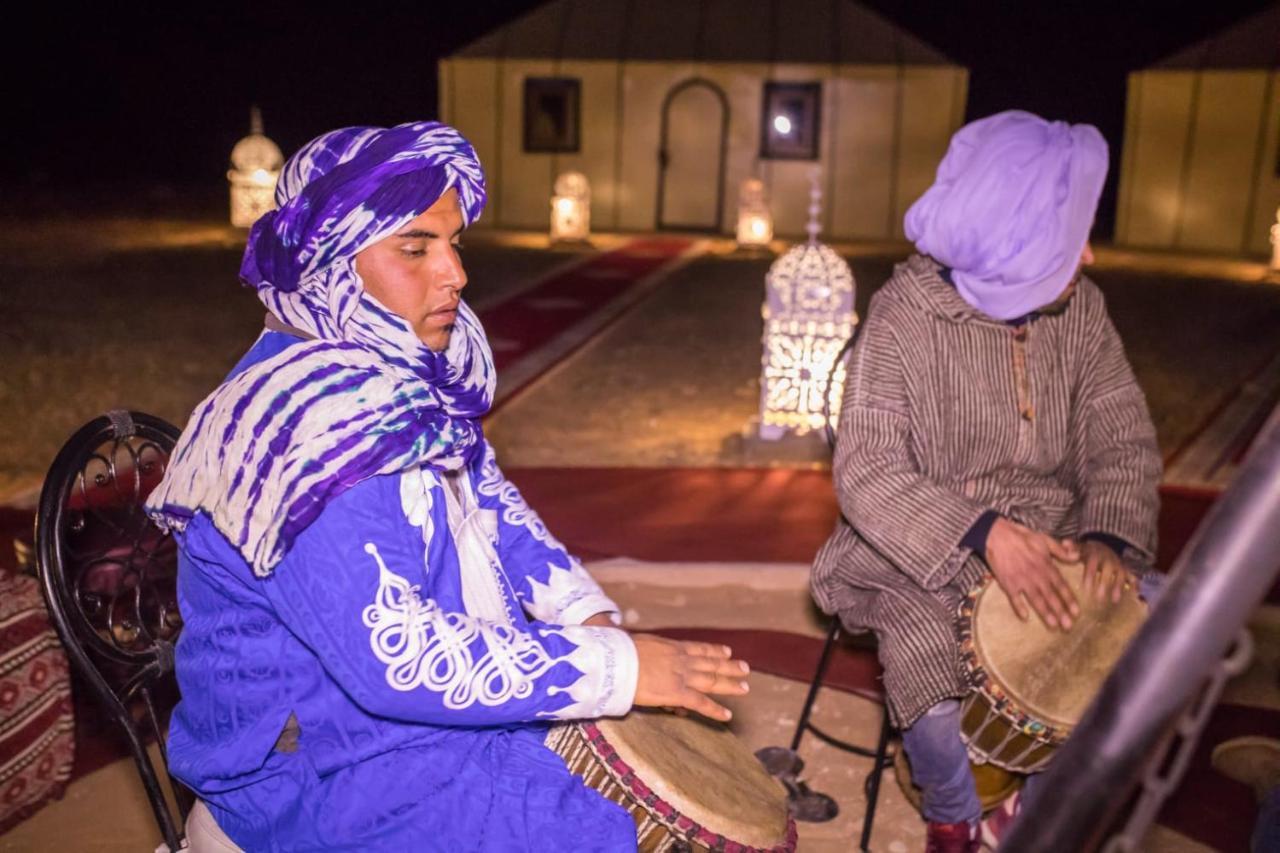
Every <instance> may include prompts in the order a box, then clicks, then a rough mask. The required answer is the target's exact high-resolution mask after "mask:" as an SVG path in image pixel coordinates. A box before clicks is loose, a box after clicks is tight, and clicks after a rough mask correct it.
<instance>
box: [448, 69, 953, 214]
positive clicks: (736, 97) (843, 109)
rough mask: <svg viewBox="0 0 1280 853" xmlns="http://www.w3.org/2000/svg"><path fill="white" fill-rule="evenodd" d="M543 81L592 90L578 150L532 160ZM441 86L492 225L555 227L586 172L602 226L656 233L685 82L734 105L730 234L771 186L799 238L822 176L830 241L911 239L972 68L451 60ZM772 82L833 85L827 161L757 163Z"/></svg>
mask: <svg viewBox="0 0 1280 853" xmlns="http://www.w3.org/2000/svg"><path fill="white" fill-rule="evenodd" d="M536 76H569V77H575V78H577V79H579V80H580V81H581V86H582V89H581V114H582V133H581V148H580V151H579V152H578V153H576V154H528V153H525V152H524V151H523V86H524V80H525V78H527V77H536ZM440 79H441V87H442V88H441V98H440V102H441V107H442V112H443V115H444V119H445V121H448V122H449V123H451V124H454V125H455V126H457V127H458V128H459V129H460V130H461V131H462V132H463V133H464V134H465V135H467V136H468V138H470V139H472V141H473V143H474V144H475V145H476V149H477V151H478V153H479V154H480V158H481V161H482V162H483V163H484V164H485V168H486V169H487V171H488V173H489V177H490V181H491V182H492V183H493V184H494V200H493V201H492V202H491V206H490V209H489V210H488V211H487V212H486V214H485V217H484V218H483V219H482V220H481V222H482V223H486V224H488V225H493V226H500V227H510V228H538V229H541V228H545V227H546V226H547V221H548V216H549V207H548V205H549V201H550V195H551V185H552V183H553V182H554V180H555V175H557V174H559V173H561V172H564V171H567V170H569V169H575V170H578V171H581V172H583V173H584V174H585V175H586V176H587V178H588V179H589V180H590V181H591V187H592V226H593V227H594V228H597V229H619V230H651V229H653V228H655V227H656V226H657V213H658V212H657V206H656V205H657V189H658V181H659V166H658V149H659V147H660V141H661V140H660V135H661V126H662V109H663V104H664V101H665V100H666V98H667V95H668V93H669V92H671V91H672V90H673V89H674V88H675V87H677V86H679V85H680V84H681V83H684V82H685V81H688V80H691V79H702V80H706V81H707V82H709V83H711V84H713V85H714V86H716V87H718V88H719V89H720V91H721V92H723V93H724V95H725V97H726V99H727V101H728V103H729V126H728V140H727V145H726V153H725V162H724V165H723V168H724V173H725V182H724V192H723V197H722V199H721V205H722V211H723V216H722V220H721V230H722V231H723V232H725V233H729V232H732V231H733V229H734V226H735V223H736V211H737V193H738V186H739V185H740V183H741V182H742V181H743V180H744V179H746V178H748V177H752V176H755V177H760V178H761V179H762V180H764V182H765V185H766V188H767V191H768V193H769V196H770V200H771V208H772V210H773V213H774V218H775V231H776V233H778V234H781V235H798V234H801V233H802V232H803V231H804V225H805V222H806V220H807V215H808V214H807V209H808V204H809V187H810V180H811V178H810V175H811V172H812V170H813V167H814V166H815V165H816V166H819V167H820V168H821V170H822V173H821V181H822V183H821V186H822V188H823V190H824V193H825V194H826V196H827V198H826V199H825V202H824V221H823V225H824V231H825V233H827V234H828V235H829V236H831V237H834V238H846V239H887V238H894V237H900V236H901V234H902V216H903V214H905V212H906V209H907V207H908V206H909V205H910V203H911V202H912V201H914V200H915V198H916V197H918V196H919V194H920V193H922V192H923V191H924V190H925V189H926V188H927V187H928V186H929V184H930V183H931V182H932V180H933V176H934V171H935V169H936V167H937V163H938V161H939V160H940V159H941V157H942V155H943V154H944V153H945V151H946V146H947V142H948V140H949V139H950V136H951V133H952V132H953V131H954V130H955V129H956V128H957V127H958V126H959V125H960V123H961V121H962V118H963V115H964V107H965V99H966V97H967V91H968V73H967V71H966V70H965V69H963V68H960V67H958V66H953V65H919V66H894V65H828V64H824V65H814V64H806V63H787V64H784V63H746V62H692V61H657V60H630V61H612V60H576V59H575V60H567V59H566V60H550V59H508V58H468V57H452V58H449V59H445V60H443V61H442V63H441V77H440ZM766 81H802V82H814V81H816V82H820V83H822V87H823V89H822V97H823V104H822V115H821V126H820V132H821V137H820V148H819V153H820V157H819V160H817V161H785V160H765V159H760V157H759V145H760V120H761V115H760V113H761V109H762V104H763V91H764V84H765V82H766ZM717 167H718V164H708V168H709V169H710V168H717Z"/></svg>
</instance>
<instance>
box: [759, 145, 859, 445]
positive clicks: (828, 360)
mask: <svg viewBox="0 0 1280 853" xmlns="http://www.w3.org/2000/svg"><path fill="white" fill-rule="evenodd" d="M809 197H810V200H811V203H810V205H809V226H808V231H809V240H808V242H807V243H803V244H801V245H799V246H795V247H793V248H792V249H791V250H790V251H788V252H787V253H786V254H785V255H783V256H782V257H781V258H779V259H778V260H776V261H774V263H773V265H772V266H771V267H770V268H769V273H768V275H767V276H766V277H765V302H764V309H763V313H764V356H763V358H762V359H761V362H762V370H761V374H760V437H761V438H762V439H766V440H769V441H776V440H778V439H780V438H782V437H783V436H785V435H786V434H788V433H794V434H796V435H804V434H806V433H808V432H810V431H813V430H821V429H822V428H823V427H824V426H825V425H826V423H827V417H828V416H829V417H830V423H831V424H832V425H833V426H834V424H835V422H836V419H837V418H838V417H839V414H840V398H841V394H842V389H843V387H844V364H843V362H842V363H840V364H837V363H836V359H837V357H838V356H839V355H840V351H841V350H842V349H843V348H844V344H845V342H846V341H847V340H848V339H849V337H850V336H851V335H852V334H853V327H854V325H855V324H856V323H857V322H858V317H857V314H856V313H855V312H854V310H853V300H854V280H853V270H852V269H850V268H849V264H847V263H846V262H845V260H844V259H843V258H841V257H840V256H839V255H838V254H836V252H835V250H833V249H832V248H831V247H830V246H828V245H826V244H824V243H820V242H819V241H818V230H819V226H818V213H819V210H820V207H819V200H820V199H821V197H822V193H821V191H820V190H819V189H818V185H817V173H816V171H815V174H814V178H813V188H812V189H811V190H810V193H809ZM828 401H829V402H828ZM824 409H827V410H829V415H827V414H824Z"/></svg>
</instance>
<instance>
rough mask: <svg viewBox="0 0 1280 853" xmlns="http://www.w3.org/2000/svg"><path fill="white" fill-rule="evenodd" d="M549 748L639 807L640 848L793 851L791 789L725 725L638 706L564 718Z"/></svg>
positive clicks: (589, 780) (635, 810) (633, 808)
mask: <svg viewBox="0 0 1280 853" xmlns="http://www.w3.org/2000/svg"><path fill="white" fill-rule="evenodd" d="M546 742H547V746H548V747H549V748H550V749H551V750H553V751H554V752H556V753H557V754H558V755H559V756H560V757H561V758H562V759H564V762H565V764H566V765H568V767H569V770H570V771H571V772H573V773H574V774H576V775H578V776H581V777H582V779H583V781H584V782H585V783H586V784H587V785H588V786H589V787H592V788H595V789H596V790H597V791H599V792H600V794H601V795H602V796H604V797H605V798H606V799H609V800H612V801H613V802H615V803H618V804H619V805H621V806H622V807H623V808H625V809H627V810H628V811H629V812H631V816H632V817H633V818H634V819H635V822H636V840H637V845H638V847H639V849H640V851H642V853H650V851H655V852H656V851H679V850H715V851H721V850H723V851H729V853H750V851H777V852H778V853H784V851H785V853H791V851H794V850H795V843H796V827H795V821H794V820H792V819H791V817H790V815H789V813H788V810H787V792H786V789H785V788H783V787H782V785H780V784H779V783H778V782H777V780H775V779H773V778H772V777H771V776H769V774H768V773H766V772H765V770H764V768H763V767H761V766H760V762H759V761H757V760H756V758H755V756H754V755H752V754H751V752H750V751H749V750H747V748H746V747H745V746H743V745H742V744H741V743H740V742H739V741H738V739H737V738H736V737H734V736H733V734H732V733H730V731H729V730H728V729H727V728H726V727H725V726H723V725H721V724H719V723H713V722H710V721H707V720H704V719H702V718H699V717H694V716H688V717H679V716H676V715H674V714H670V713H667V712H665V711H657V710H648V709H636V710H634V711H632V712H631V713H630V714H628V715H627V716H626V717H623V718H622V719H603V720H596V721H593V722H580V723H562V724H560V725H557V726H555V727H553V728H552V729H551V731H550V733H549V734H548V735H547V741H546Z"/></svg>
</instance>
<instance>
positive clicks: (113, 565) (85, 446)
mask: <svg viewBox="0 0 1280 853" xmlns="http://www.w3.org/2000/svg"><path fill="white" fill-rule="evenodd" d="M177 439H178V429H177V428H176V427H174V426H173V425H171V424H169V423H166V422H165V421H163V420H161V419H160V418H156V417H153V416H151V415H147V414H143V413H140V412H127V411H122V410H117V411H112V412H108V413H107V414H106V415H105V416H103V417H99V418H96V419H95V420H93V421H90V422H89V423H87V424H85V425H84V426H83V427H82V428H81V429H80V430H79V431H77V432H76V433H75V435H73V436H72V437H71V438H70V440H68V441H67V443H66V444H65V445H63V447H62V450H61V451H59V453H58V455H57V457H56V458H55V459H54V461H53V465H52V466H51V467H50V468H49V474H48V476H46V478H45V482H44V488H43V490H42V491H41V494H40V506H39V510H38V513H37V516H36V565H37V571H38V574H39V576H40V582H41V586H42V587H43V590H44V596H45V602H46V604H47V605H48V608H49V616H50V619H51V620H52V622H53V624H54V627H55V628H56V629H57V631H58V635H59V636H60V637H61V639H62V644H63V645H64V646H65V647H66V650H67V655H68V657H69V658H70V659H71V662H72V666H73V667H74V668H75V669H76V671H77V672H78V674H79V675H80V676H81V679H82V681H83V682H84V683H85V684H87V685H88V686H89V688H90V689H91V690H92V692H93V694H94V696H95V698H96V699H97V701H98V703H99V705H100V706H101V707H102V709H103V710H104V711H105V712H106V713H107V714H108V715H109V717H110V719H111V720H112V721H114V722H115V723H118V724H119V726H120V729H121V730H122V731H123V733H124V735H125V738H126V739H127V741H128V746H129V750H130V752H131V753H132V755H133V759H134V762H135V763H136V765H137V769H138V773H139V775H140V776H141V777H142V784H143V786H144V787H145V789H146V793H147V798H148V800H150V802H151V808H152V810H153V811H154V812H155V818H156V823H157V824H158V825H159V828H160V833H161V835H162V836H163V838H164V841H165V843H166V844H168V845H169V849H170V850H173V851H176V850H178V849H179V848H180V847H181V846H182V842H183V836H184V832H183V824H184V821H185V820H186V815H187V811H188V809H189V808H190V805H191V802H192V799H193V798H192V796H191V793H190V792H189V791H188V790H187V789H186V788H185V787H183V786H182V784H181V783H179V782H177V781H176V780H175V779H174V778H173V777H172V776H171V775H170V774H169V772H168V758H167V755H166V752H165V732H166V731H167V728H168V716H169V712H170V711H171V710H172V707H173V705H174V703H176V701H177V682H176V679H175V678H174V671H173V660H174V643H175V642H176V641H177V638H178V633H179V632H180V631H181V629H182V617H181V615H180V614H179V612H178V604H177V586H176V581H177V547H176V544H175V543H174V541H173V539H172V537H170V536H168V535H167V534H165V533H163V532H162V531H161V530H160V529H159V528H157V527H156V526H155V525H153V524H152V523H151V522H150V520H149V519H148V518H147V516H146V514H145V513H144V512H143V502H144V501H145V500H146V498H147V495H149V494H150V493H151V490H152V489H153V488H155V486H156V484H158V483H159V482H160V479H161V477H162V476H163V475H164V471H165V469H166V467H167V466H168V462H169V454H170V452H171V451H172V450H173V446H174V443H175V442H176V441H177ZM152 739H154V741H155V743H156V744H157V745H158V747H159V751H160V756H161V759H162V762H163V763H164V765H165V767H164V776H165V778H166V779H167V780H168V783H169V787H170V789H171V791H172V793H173V798H174V801H175V803H176V804H177V809H178V815H177V817H176V819H175V815H174V814H173V813H172V811H171V810H170V808H169V804H168V803H167V801H166V799H165V795H164V792H163V790H162V788H161V782H160V775H159V774H158V773H157V772H156V768H155V766H154V765H153V764H152V761H151V758H150V756H149V755H148V753H147V743H148V741H149V740H152Z"/></svg>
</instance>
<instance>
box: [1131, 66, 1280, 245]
mask: <svg viewBox="0 0 1280 853" xmlns="http://www.w3.org/2000/svg"><path fill="white" fill-rule="evenodd" d="M1277 77H1278V75H1277V72H1275V71H1268V70H1235V69H1223V70H1202V71H1181V70H1170V71H1165V70H1154V71H1142V72H1138V73H1135V74H1132V75H1130V77H1129V102H1128V107H1127V111H1128V115H1127V121H1126V132H1125V157H1124V164H1123V171H1122V174H1121V179H1120V211H1119V216H1118V217H1117V230H1116V240H1117V242H1120V243H1124V244H1128V245H1133V246H1145V247H1158V248H1170V249H1186V250H1194V251H1214V252H1250V253H1263V252H1267V251H1269V246H1270V243H1269V229H1270V226H1271V225H1272V224H1273V223H1274V221H1275V210H1276V207H1277V205H1280V174H1277V167H1278V166H1280V164H1278V163H1277V160H1278V159H1280V152H1278V151H1277V136H1280V86H1278V82H1280V81H1278V80H1277Z"/></svg>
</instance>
